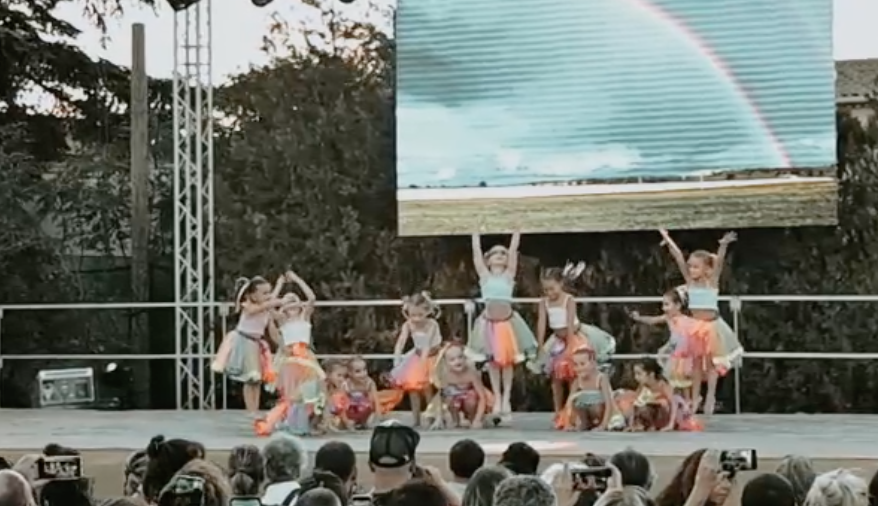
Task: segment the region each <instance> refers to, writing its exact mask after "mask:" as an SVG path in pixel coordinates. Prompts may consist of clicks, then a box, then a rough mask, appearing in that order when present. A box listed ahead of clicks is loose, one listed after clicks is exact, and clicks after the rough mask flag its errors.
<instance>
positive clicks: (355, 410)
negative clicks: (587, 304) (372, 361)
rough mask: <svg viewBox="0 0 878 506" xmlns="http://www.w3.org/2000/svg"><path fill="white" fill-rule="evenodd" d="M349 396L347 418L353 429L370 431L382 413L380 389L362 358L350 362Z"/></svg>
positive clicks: (355, 358)
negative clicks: (379, 399) (379, 398)
mask: <svg viewBox="0 0 878 506" xmlns="http://www.w3.org/2000/svg"><path fill="white" fill-rule="evenodd" d="M347 394H348V399H349V402H348V408H347V411H346V418H347V420H349V421H350V424H351V425H352V426H353V427H352V428H354V429H368V428H371V427H372V426H374V425H375V418H376V417H377V416H378V414H379V413H381V405H380V403H379V401H378V387H377V386H376V385H375V382H374V381H372V378H370V377H369V368H368V366H367V364H366V361H365V360H364V359H363V358H362V357H354V358H352V359H351V361H350V362H348V380H347Z"/></svg>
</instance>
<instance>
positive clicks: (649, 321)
mask: <svg viewBox="0 0 878 506" xmlns="http://www.w3.org/2000/svg"><path fill="white" fill-rule="evenodd" d="M630 316H631V319H632V320H634V321H636V322H637V323H643V324H646V325H661V324H663V323H667V322H668V318H667V317H666V316H665V315H658V316H644V315H642V314H640V313H638V312H637V311H634V312H632V313H631V314H630Z"/></svg>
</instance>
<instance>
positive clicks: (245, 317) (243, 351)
mask: <svg viewBox="0 0 878 506" xmlns="http://www.w3.org/2000/svg"><path fill="white" fill-rule="evenodd" d="M270 321H271V313H269V312H268V311H263V312H261V313H256V314H247V313H241V317H240V319H238V325H237V326H236V327H235V330H233V331H231V332H229V333H228V334H226V337H225V338H224V339H223V342H222V344H220V347H219V350H218V351H217V354H216V358H215V359H214V361H213V363H212V364H211V369H212V370H213V371H214V372H218V373H221V374H225V375H226V376H228V377H229V379H231V380H232V381H237V382H240V383H260V382H265V383H272V382H273V381H274V380H275V374H274V371H273V370H272V367H271V350H270V349H269V347H268V343H267V342H265V340H264V339H263V338H262V336H263V334H264V333H265V329H266V328H267V327H268V324H269V322H270Z"/></svg>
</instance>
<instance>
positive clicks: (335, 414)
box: [323, 362, 354, 432]
mask: <svg viewBox="0 0 878 506" xmlns="http://www.w3.org/2000/svg"><path fill="white" fill-rule="evenodd" d="M347 375H348V366H347V364H346V363H344V362H330V363H329V364H328V365H327V366H326V409H325V411H324V419H323V425H324V427H325V428H326V429H327V430H329V431H332V432H338V431H343V430H351V429H353V428H354V424H353V422H351V420H350V418H348V413H349V411H348V410H349V408H350V406H351V397H350V395H349V393H348V384H347Z"/></svg>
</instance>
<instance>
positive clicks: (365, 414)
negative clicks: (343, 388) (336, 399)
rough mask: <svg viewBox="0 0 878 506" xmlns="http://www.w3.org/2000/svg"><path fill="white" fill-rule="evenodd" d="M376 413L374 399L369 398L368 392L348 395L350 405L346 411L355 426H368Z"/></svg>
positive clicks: (354, 392) (356, 392)
mask: <svg viewBox="0 0 878 506" xmlns="http://www.w3.org/2000/svg"><path fill="white" fill-rule="evenodd" d="M374 412H375V410H374V409H373V406H372V399H370V398H369V394H368V393H367V392H360V391H353V392H350V393H348V405H347V409H346V410H345V415H346V416H347V419H348V420H350V421H352V422H354V424H355V425H358V426H363V425H366V422H368V421H369V417H370V416H372V413H374Z"/></svg>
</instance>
